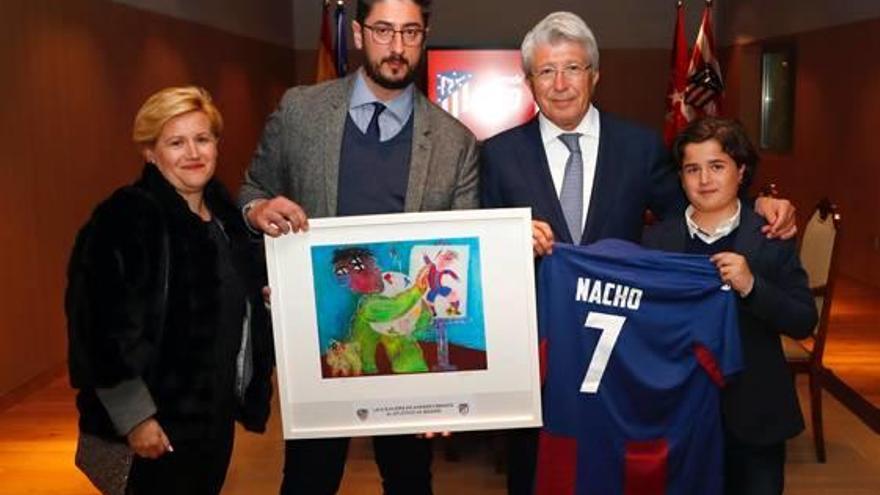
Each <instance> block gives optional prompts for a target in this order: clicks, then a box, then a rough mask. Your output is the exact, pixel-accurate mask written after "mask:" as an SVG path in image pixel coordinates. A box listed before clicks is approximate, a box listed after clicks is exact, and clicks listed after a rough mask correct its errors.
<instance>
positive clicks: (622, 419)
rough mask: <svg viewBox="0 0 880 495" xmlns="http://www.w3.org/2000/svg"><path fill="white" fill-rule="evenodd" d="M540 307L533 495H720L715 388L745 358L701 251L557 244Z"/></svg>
mask: <svg viewBox="0 0 880 495" xmlns="http://www.w3.org/2000/svg"><path fill="white" fill-rule="evenodd" d="M538 311H539V334H540V336H541V352H542V376H543V408H544V428H543V430H542V432H541V439H540V443H539V451H538V474H537V481H536V488H537V490H536V492H537V493H538V494H547V495H550V494H552V495H567V494H577V495H617V494H621V495H635V494H639V495H654V494H682V495H684V494H715V493H722V491H723V490H722V467H723V464H722V448H723V436H722V432H721V413H720V409H719V386H720V385H721V384H722V383H723V381H724V380H725V379H726V378H727V377H729V376H730V375H732V374H734V373H736V372H737V371H739V370H740V369H741V368H742V355H741V350H740V341H739V330H738V324H737V315H736V300H735V295H734V293H733V292H732V291H730V290H729V288H728V287H727V286H724V285H723V284H722V282H721V280H720V279H719V277H718V273H717V270H716V268H715V266H714V265H713V264H712V263H711V262H709V260H708V258H707V257H705V256H694V255H686V254H676V253H664V252H659V251H651V250H647V249H643V248H641V247H639V246H637V245H635V244H632V243H629V242H626V241H620V240H615V239H610V240H603V241H599V242H597V243H595V244H592V245H590V246H570V245H556V246H554V248H553V254H552V255H550V256H546V257H545V258H544V259H543V260H542V261H541V266H540V271H539V276H538Z"/></svg>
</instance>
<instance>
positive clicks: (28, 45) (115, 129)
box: [0, 0, 295, 396]
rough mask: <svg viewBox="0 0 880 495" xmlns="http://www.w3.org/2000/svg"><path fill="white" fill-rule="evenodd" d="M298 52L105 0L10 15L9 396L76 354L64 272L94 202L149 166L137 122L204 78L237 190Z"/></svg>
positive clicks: (2, 160) (3, 132)
mask: <svg viewBox="0 0 880 495" xmlns="http://www.w3.org/2000/svg"><path fill="white" fill-rule="evenodd" d="M293 53H294V52H293V50H291V49H288V48H284V47H280V46H275V45H271V44H267V43H262V42H258V41H255V40H252V39H249V38H244V37H240V36H235V35H230V34H227V33H223V32H221V31H218V30H216V29H213V28H209V27H205V26H201V25H198V24H193V23H189V22H185V21H180V20H175V19H171V18H168V17H164V16H161V15H158V14H153V13H149V12H145V11H142V10H138V9H134V8H131V7H126V6H122V5H119V4H115V3H112V2H107V1H102V0H66V1H64V2H58V1H53V0H8V1H4V2H3V15H2V16H0V62H2V67H3V69H2V70H3V76H2V77H0V95H3V97H2V98H0V149H2V150H3V151H2V153H0V209H2V211H4V212H5V221H4V222H3V223H4V226H3V229H2V230H0V242H2V247H0V254H2V255H0V260H2V261H0V277H2V280H3V281H4V284H3V285H2V287H0V396H2V395H3V394H5V393H7V392H9V391H10V390H13V389H15V388H16V387H19V386H21V385H22V384H24V383H26V382H27V381H28V380H29V379H31V378H33V377H36V376H39V375H41V374H42V373H45V372H47V371H50V370H53V369H57V366H58V365H59V364H60V363H62V362H63V361H64V360H65V358H66V356H65V352H66V334H65V321H64V315H63V309H62V306H63V303H62V298H63V290H64V286H65V283H66V280H65V273H64V272H65V267H66V263H67V258H68V255H69V251H70V247H71V245H72V241H73V238H74V235H75V233H76V230H77V228H78V227H79V226H80V225H81V224H82V222H83V221H84V220H85V219H86V218H87V216H88V214H89V212H90V211H91V209H92V208H93V207H94V205H95V204H96V203H97V202H98V201H99V200H100V199H102V198H103V197H105V196H106V195H107V194H108V193H109V192H110V191H112V190H113V189H115V188H116V187H118V186H120V185H122V184H124V183H127V182H130V181H132V180H133V179H134V178H135V177H136V175H137V174H138V172H139V170H140V167H141V163H140V156H139V154H138V153H137V150H136V149H135V148H134V146H133V145H132V144H131V138H130V135H131V123H132V119H133V117H134V114H135V112H136V111H137V109H138V107H139V106H140V105H141V103H142V102H143V101H144V99H145V98H146V97H147V96H148V95H150V94H151V93H153V92H155V91H156V90H158V89H161V88H163V87H166V86H171V85H183V84H199V85H202V86H204V87H206V88H207V89H208V90H209V91H211V92H212V94H213V95H214V97H215V100H216V102H217V104H218V106H219V107H220V110H221V112H222V113H223V115H224V118H225V120H226V124H227V126H226V132H225V133H224V136H223V140H222V144H221V146H222V149H221V156H220V168H219V171H218V175H219V176H220V177H221V179H222V180H223V181H224V182H226V183H227V184H228V185H230V186H232V189H233V190H234V189H237V187H238V183H239V182H240V180H241V174H242V171H243V169H244V167H245V166H246V165H247V163H248V161H249V159H250V155H251V153H252V152H253V149H254V146H255V144H256V141H257V139H258V137H259V133H260V132H261V130H262V127H263V124H264V123H265V118H266V116H267V114H268V113H269V112H270V111H271V110H272V108H273V107H274V106H275V105H276V104H277V101H278V99H279V97H280V95H281V93H282V92H283V90H284V89H285V87H287V86H288V85H290V84H291V83H292V82H293V80H294V63H295V60H294V58H295V57H294V54H293Z"/></svg>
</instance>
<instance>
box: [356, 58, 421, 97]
mask: <svg viewBox="0 0 880 495" xmlns="http://www.w3.org/2000/svg"><path fill="white" fill-rule="evenodd" d="M386 62H398V63H400V64H402V71H403V74H402V75H401V74H398V77H397V78H396V79H390V78H388V77H385V75H383V74H382V64H384V63H386ZM418 68H419V64H416V65H413V64H411V63H410V61H409V60H407V59H406V57H403V56H399V55H391V56H389V57H385V58H383V59H382V60H379V61H378V62H372V61H371V60H370V59H369V57H367V63H365V64H364V70H365V71H366V73H367V76H369V78H370V79H372V80H373V81H375V82H376V84H378V85H379V86H382V87H383V88H385V89H403V88H405V87H407V86H409V85H410V84H411V83H412V82H413V81H414V80H415V78H416V71H417V70H418Z"/></svg>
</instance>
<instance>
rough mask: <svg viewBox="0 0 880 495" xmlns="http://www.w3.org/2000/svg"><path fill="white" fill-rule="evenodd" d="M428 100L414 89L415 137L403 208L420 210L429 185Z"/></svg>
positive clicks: (429, 124)
mask: <svg viewBox="0 0 880 495" xmlns="http://www.w3.org/2000/svg"><path fill="white" fill-rule="evenodd" d="M428 105H429V103H428V100H427V99H426V98H425V97H424V96H423V95H422V93H420V92H419V91H418V90H417V89H416V90H414V91H413V117H412V118H413V139H412V150H411V151H410V161H409V180H408V181H407V185H406V199H405V200H404V204H403V210H404V211H406V212H414V211H420V210H421V207H422V198H423V197H424V194H425V188H426V187H427V185H428V166H429V165H430V162H431V146H432V144H431V139H430V137H431V123H430V121H429V120H428Z"/></svg>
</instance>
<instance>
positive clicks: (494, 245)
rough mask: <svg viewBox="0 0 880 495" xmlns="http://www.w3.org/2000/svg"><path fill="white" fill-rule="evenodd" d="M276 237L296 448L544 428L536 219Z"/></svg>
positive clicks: (392, 218) (502, 213) (397, 221)
mask: <svg viewBox="0 0 880 495" xmlns="http://www.w3.org/2000/svg"><path fill="white" fill-rule="evenodd" d="M309 225H310V228H309V231H308V232H305V233H298V234H288V235H285V236H282V237H279V238H271V237H266V254H267V264H268V269H269V285H270V287H271V288H272V323H273V331H274V336H275V354H276V361H277V366H278V387H279V396H280V403H281V417H282V424H283V428H284V437H285V438H326V437H340V436H359V435H384V434H401V433H420V432H426V431H461V430H480V429H502V428H520V427H531V426H540V424H541V419H540V418H541V410H540V393H539V388H540V383H539V377H538V357H537V356H538V355H537V330H536V328H537V326H536V317H535V297H534V296H535V294H534V268H533V261H532V247H531V216H530V213H529V210H528V209H523V208H519V209H499V210H467V211H454V212H430V213H405V214H395V215H370V216H359V217H341V218H326V219H312V220H310V222H309Z"/></svg>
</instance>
